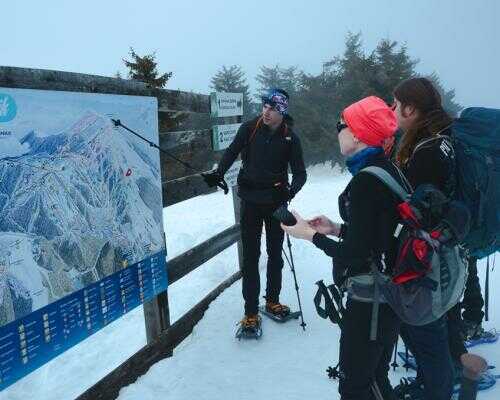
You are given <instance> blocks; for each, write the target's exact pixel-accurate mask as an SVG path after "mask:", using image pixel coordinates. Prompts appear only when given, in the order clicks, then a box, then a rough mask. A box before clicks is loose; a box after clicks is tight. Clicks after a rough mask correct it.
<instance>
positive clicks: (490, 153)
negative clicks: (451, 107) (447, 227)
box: [451, 107, 500, 258]
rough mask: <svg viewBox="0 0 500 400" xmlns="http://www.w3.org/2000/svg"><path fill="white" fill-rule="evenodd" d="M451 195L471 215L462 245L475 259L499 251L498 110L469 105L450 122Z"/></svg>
mask: <svg viewBox="0 0 500 400" xmlns="http://www.w3.org/2000/svg"><path fill="white" fill-rule="evenodd" d="M451 139H452V143H453V148H454V150H455V156H456V178H457V179H456V188H455V195H454V197H455V198H456V199H457V200H460V201H462V202H463V203H464V204H465V205H466V206H467V208H468V209H469V212H470V214H471V226H470V231H469V233H468V235H467V236H466V237H465V239H464V241H463V245H464V246H465V247H466V248H467V249H468V250H469V252H470V255H471V256H473V257H475V258H483V257H486V256H488V255H490V254H492V253H494V252H496V251H499V250H500V242H499V231H500V110H497V109H490V108H480V107H472V108H467V109H465V110H464V111H462V113H461V115H460V118H458V119H456V120H455V121H454V123H453V125H452V136H451Z"/></svg>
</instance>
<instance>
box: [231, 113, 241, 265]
mask: <svg viewBox="0 0 500 400" xmlns="http://www.w3.org/2000/svg"><path fill="white" fill-rule="evenodd" d="M242 119H243V116H239V117H237V122H238V123H241V121H242ZM237 188H238V186H233V187H232V188H231V192H232V194H233V208H234V222H235V223H236V224H239V223H240V219H241V200H240V198H239V197H238V194H237V190H238V189H237ZM240 228H241V224H240ZM237 246H238V266H239V268H240V271H241V270H242V268H243V242H242V241H241V237H240V240H238V244H237Z"/></svg>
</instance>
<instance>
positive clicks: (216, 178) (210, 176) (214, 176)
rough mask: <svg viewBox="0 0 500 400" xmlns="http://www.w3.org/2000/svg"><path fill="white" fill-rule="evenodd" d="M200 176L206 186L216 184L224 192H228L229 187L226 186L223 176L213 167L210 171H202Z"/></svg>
mask: <svg viewBox="0 0 500 400" xmlns="http://www.w3.org/2000/svg"><path fill="white" fill-rule="evenodd" d="M201 177H202V178H203V180H204V181H205V183H206V184H207V185H208V187H214V186H218V187H220V188H221V189H222V190H223V191H224V194H227V193H228V192H229V188H228V187H227V183H226V181H225V180H224V176H222V174H221V173H220V172H219V171H218V170H216V169H215V170H213V171H211V172H205V173H202V174H201Z"/></svg>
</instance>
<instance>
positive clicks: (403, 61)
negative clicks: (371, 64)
mask: <svg viewBox="0 0 500 400" xmlns="http://www.w3.org/2000/svg"><path fill="white" fill-rule="evenodd" d="M373 56H374V59H375V63H376V67H375V71H374V72H375V75H374V76H373V77H372V82H371V86H372V87H373V88H374V90H375V94H376V95H377V96H379V97H380V98H382V99H384V100H385V101H386V102H387V103H389V104H390V103H392V101H393V95H392V92H393V91H394V88H395V87H396V86H397V85H398V84H399V83H401V82H402V81H404V80H405V79H408V78H411V77H412V76H414V74H415V66H416V65H417V63H418V60H413V59H411V58H410V56H409V55H408V53H407V48H406V46H404V45H403V46H401V47H399V49H398V42H396V41H391V40H389V39H383V40H381V41H380V42H379V44H378V45H377V48H376V49H375V51H374V53H373Z"/></svg>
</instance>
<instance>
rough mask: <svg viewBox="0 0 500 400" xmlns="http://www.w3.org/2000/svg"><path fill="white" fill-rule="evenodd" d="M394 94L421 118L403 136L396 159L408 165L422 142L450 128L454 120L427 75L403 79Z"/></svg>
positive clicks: (401, 163) (402, 104) (402, 103)
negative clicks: (416, 111) (444, 107)
mask: <svg viewBox="0 0 500 400" xmlns="http://www.w3.org/2000/svg"><path fill="white" fill-rule="evenodd" d="M394 97H395V99H396V100H398V101H399V102H401V108H404V107H405V106H413V107H415V109H417V110H418V112H419V117H418V119H417V120H416V121H415V123H414V124H413V126H411V127H410V128H409V129H408V130H407V131H406V132H404V135H403V137H402V139H401V143H400V144H399V147H398V152H397V154H396V161H397V163H398V164H399V165H404V164H406V163H407V162H408V160H409V159H410V157H411V155H412V153H413V150H414V149H415V146H416V145H417V143H418V142H420V141H421V140H422V139H426V138H428V137H430V136H432V135H436V134H438V133H439V132H441V131H443V130H444V129H446V128H447V127H448V126H450V124H451V123H452V121H453V119H452V118H451V117H450V115H449V114H448V113H447V112H446V111H445V110H444V109H443V106H442V104H441V95H440V94H439V92H438V91H437V89H436V88H435V87H434V85H433V84H432V82H431V81H430V80H429V79H426V78H411V79H407V80H406V81H403V82H401V83H400V84H399V85H398V86H397V87H396V89H394Z"/></svg>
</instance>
